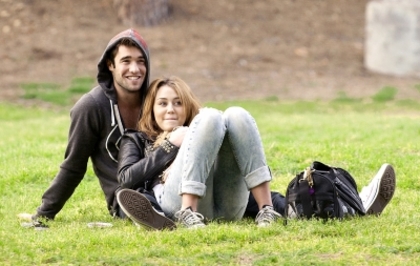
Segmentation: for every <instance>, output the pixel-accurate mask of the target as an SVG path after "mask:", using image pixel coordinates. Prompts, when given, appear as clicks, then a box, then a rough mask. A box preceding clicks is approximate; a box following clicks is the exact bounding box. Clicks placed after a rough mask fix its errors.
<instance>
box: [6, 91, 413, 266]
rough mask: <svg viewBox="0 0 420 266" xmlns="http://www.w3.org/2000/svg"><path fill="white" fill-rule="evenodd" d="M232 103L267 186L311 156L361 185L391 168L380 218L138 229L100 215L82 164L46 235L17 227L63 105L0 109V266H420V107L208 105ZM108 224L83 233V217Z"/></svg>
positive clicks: (58, 145)
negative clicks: (261, 154) (261, 151)
mask: <svg viewBox="0 0 420 266" xmlns="http://www.w3.org/2000/svg"><path fill="white" fill-rule="evenodd" d="M230 105H240V106H243V107H245V108H246V109H248V110H249V111H250V112H251V114H252V115H253V116H254V117H255V119H256V121H257V124H258V126H259V129H260V133H261V136H262V139H263V143H264V147H265V150H266V155H267V160H268V163H269V165H270V167H271V170H272V173H273V178H274V179H273V182H272V189H273V190H277V191H280V192H282V193H284V192H285V188H286V186H287V184H288V182H289V181H290V180H291V179H292V178H293V177H294V176H295V174H297V173H298V172H300V171H301V170H303V169H304V168H305V167H306V166H308V165H309V164H310V163H311V162H312V161H314V160H318V161H321V162H324V163H327V164H329V165H332V166H338V167H342V168H344V169H346V170H348V171H349V172H350V173H351V174H352V175H353V176H354V177H355V179H356V180H357V182H358V185H359V190H360V189H361V187H362V186H363V185H365V184H367V183H368V182H369V180H370V179H371V178H372V177H373V176H374V175H375V173H376V171H377V170H378V169H379V168H380V166H381V164H382V163H384V162H388V163H391V164H392V165H393V166H394V167H395V170H396V173H397V190H396V192H395V194H394V198H393V200H392V201H391V203H390V204H389V205H388V207H387V208H386V209H385V211H384V212H383V214H382V215H381V216H380V217H373V216H370V217H363V218H355V219H351V220H346V221H343V222H337V221H328V222H326V223H325V222H322V221H316V220H311V221H291V222H289V223H288V225H287V226H283V224H282V223H281V222H279V223H278V224H276V225H274V226H272V227H270V228H257V227H256V226H255V225H254V223H253V221H252V220H247V219H245V220H242V221H239V222H234V223H223V222H222V223H216V222H214V223H210V224H209V226H208V227H206V228H205V229H202V230H193V231H191V230H187V229H183V228H180V229H177V230H175V231H171V232H159V231H158V232H156V231H145V230H144V229H141V228H137V227H135V226H134V225H133V224H132V223H131V222H130V221H128V220H114V219H113V218H112V217H110V216H109V214H108V212H107V210H106V205H105V199H104V196H103V193H102V191H101V190H100V188H99V183H98V180H97V178H96V177H95V175H94V174H93V171H92V169H91V167H89V170H88V172H87V173H86V176H85V178H84V180H83V181H82V182H81V184H80V185H79V187H78V188H77V189H76V192H75V193H74V195H73V196H72V197H71V199H70V200H69V201H68V202H67V204H66V205H65V207H64V208H63V210H62V211H61V212H60V213H59V214H58V215H57V217H56V220H55V221H53V222H49V225H50V228H49V229H47V230H42V231H40V230H34V229H33V228H24V227H22V226H21V221H20V220H19V219H18V218H17V214H19V213H22V212H29V213H34V212H35V210H36V208H37V207H38V206H39V204H40V203H41V196H42V193H43V192H44V190H45V189H46V188H47V187H48V185H49V184H50V182H51V181H52V179H53V178H54V176H55V174H56V173H57V171H58V169H59V165H60V163H61V161H62V159H63V156H64V150H65V146H66V138H67V132H68V126H69V115H68V110H69V108H61V109H59V110H58V109H57V110H56V109H48V110H46V109H38V108H24V107H22V106H15V105H12V104H7V103H0V121H1V127H0V136H1V138H0V161H1V179H0V192H1V193H0V200H1V203H0V219H1V221H2V226H1V228H0V251H1V257H0V265H419V264H420V244H419V239H420V222H419V221H420V212H419V211H418V210H417V208H418V206H419V205H420V193H419V190H420V178H419V177H420V176H419V173H420V164H419V158H420V141H419V133H420V123H419V121H420V104H419V103H417V102H412V101H407V100H406V101H396V100H386V101H381V100H378V101H375V100H373V101H362V100H352V99H347V98H346V97H343V98H341V99H337V100H336V101H332V102H328V103H325V102H282V101H278V100H276V99H271V100H270V99H267V100H265V101H264V100H263V101H253V102H224V103H208V104H207V106H213V107H217V108H220V109H224V108H226V107H227V106H230ZM95 221H102V222H109V223H112V224H113V227H110V228H102V229H100V228H89V227H88V226H87V224H88V223H89V222H95Z"/></svg>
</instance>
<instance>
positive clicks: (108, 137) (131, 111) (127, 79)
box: [32, 29, 170, 225]
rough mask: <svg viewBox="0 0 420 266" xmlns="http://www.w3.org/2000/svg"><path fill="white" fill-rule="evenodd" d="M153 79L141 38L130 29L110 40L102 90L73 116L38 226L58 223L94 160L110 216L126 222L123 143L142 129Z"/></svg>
mask: <svg viewBox="0 0 420 266" xmlns="http://www.w3.org/2000/svg"><path fill="white" fill-rule="evenodd" d="M149 73H150V59H149V51H148V47H147V44H146V42H145V41H144V39H143V38H142V37H141V36H140V34H139V33H138V32H136V31H135V30H132V29H128V30H125V31H123V32H121V33H119V34H117V35H116V36H115V37H114V38H112V39H111V40H110V42H109V43H108V45H107V47H106V49H105V51H104V53H103V55H102V57H101V59H100V60H99V63H98V75H97V80H98V84H99V85H98V86H96V87H95V88H93V89H92V90H91V91H90V92H89V93H87V94H86V95H84V96H83V97H82V98H81V99H80V100H79V101H78V102H77V103H76V104H75V105H74V107H73V108H72V110H71V112H70V116H71V124H70V131H69V138H68V145H67V149H66V152H65V159H64V161H63V163H62V164H61V166H60V171H59V172H58V174H57V175H56V177H55V178H54V180H53V181H52V183H51V185H50V187H49V188H48V189H47V190H46V191H45V193H44V195H43V196H42V204H41V206H40V207H39V208H38V209H37V212H36V214H35V215H34V216H33V217H32V218H33V220H34V221H37V220H38V219H39V218H46V219H54V218H55V216H56V215H57V213H58V212H60V210H61V209H62V208H63V206H64V204H65V203H66V201H67V200H68V199H69V198H70V197H71V195H72V194H73V192H74V191H75V189H76V187H77V186H78V185H79V183H80V182H81V181H82V179H83V177H84V175H85V173H86V169H87V164H88V160H89V158H90V159H91V161H92V164H93V169H94V172H95V174H96V176H97V177H98V179H99V183H100V185H101V188H102V190H103V192H104V194H105V199H106V202H107V207H108V210H109V212H110V214H111V215H112V216H119V217H124V216H125V215H124V213H123V212H121V211H120V210H119V207H118V203H117V200H116V198H115V195H116V192H117V191H118V190H119V189H118V188H119V184H118V180H117V167H118V164H117V159H118V151H119V141H120V139H121V136H122V134H123V133H124V131H125V130H126V129H128V128H131V129H135V128H136V126H137V122H138V120H139V118H140V115H141V110H142V104H143V100H144V97H145V95H146V92H147V88H148V83H149ZM165 219H166V218H165ZM168 220H169V219H168ZM169 221H170V220H169ZM38 224H40V225H42V223H38Z"/></svg>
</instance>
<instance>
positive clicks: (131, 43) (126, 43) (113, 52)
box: [106, 38, 142, 66]
mask: <svg viewBox="0 0 420 266" xmlns="http://www.w3.org/2000/svg"><path fill="white" fill-rule="evenodd" d="M120 46H127V47H137V48H139V49H140V47H139V45H138V44H137V43H136V41H134V40H133V39H131V38H121V39H120V40H119V41H118V42H117V43H116V44H115V45H114V47H113V48H112V50H110V51H109V53H108V55H107V59H106V61H107V63H108V65H110V64H112V65H113V66H115V62H114V59H115V56H116V55H117V53H118V49H119V48H120ZM140 51H142V49H140Z"/></svg>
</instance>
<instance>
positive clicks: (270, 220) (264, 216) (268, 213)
mask: <svg viewBox="0 0 420 266" xmlns="http://www.w3.org/2000/svg"><path fill="white" fill-rule="evenodd" d="M281 217H282V216H281V214H280V213H278V212H276V211H275V210H274V209H273V207H272V206H265V207H264V208H262V209H261V210H260V211H259V212H258V214H257V217H256V218H255V223H256V224H257V226H258V227H267V226H270V225H272V224H274V223H275V222H276V221H277V219H279V218H281Z"/></svg>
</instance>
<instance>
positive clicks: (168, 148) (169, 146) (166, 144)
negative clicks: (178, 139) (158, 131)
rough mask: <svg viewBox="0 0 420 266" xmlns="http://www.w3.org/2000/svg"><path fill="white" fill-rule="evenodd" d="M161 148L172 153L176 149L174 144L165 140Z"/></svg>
mask: <svg viewBox="0 0 420 266" xmlns="http://www.w3.org/2000/svg"><path fill="white" fill-rule="evenodd" d="M160 146H162V148H163V149H164V150H165V151H166V152H167V153H170V152H171V150H172V149H173V148H174V147H175V146H174V145H173V144H172V143H170V142H169V140H167V139H165V140H164V141H163V142H162V143H161V144H160Z"/></svg>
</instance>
